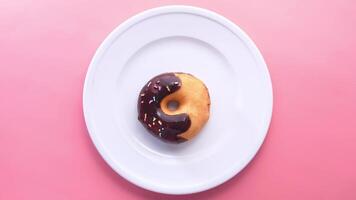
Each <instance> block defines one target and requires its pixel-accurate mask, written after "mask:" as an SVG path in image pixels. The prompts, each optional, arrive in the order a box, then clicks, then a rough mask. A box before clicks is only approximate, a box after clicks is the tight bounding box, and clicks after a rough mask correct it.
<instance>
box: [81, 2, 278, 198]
mask: <svg viewBox="0 0 356 200" xmlns="http://www.w3.org/2000/svg"><path fill="white" fill-rule="evenodd" d="M174 12H180V13H189V14H196V15H199V16H204V17H207V18H209V19H213V20H215V21H216V22H218V23H220V24H221V25H224V26H225V27H226V28H227V29H229V30H231V31H232V32H233V33H234V34H236V35H238V36H239V37H240V38H241V40H242V41H243V42H244V43H245V44H246V45H247V47H248V49H249V50H250V51H251V53H252V54H253V56H254V57H255V60H256V61H257V62H258V63H257V64H258V65H260V68H261V69H260V70H263V71H264V72H263V74H264V75H266V76H267V77H266V78H267V79H266V80H267V82H268V83H267V84H268V85H267V88H268V89H269V90H270V91H269V94H270V99H268V100H267V101H269V102H268V103H267V104H268V105H269V108H268V116H267V117H266V120H267V121H266V123H265V124H264V127H263V132H264V136H263V137H261V139H260V141H259V144H258V145H256V149H255V152H254V153H252V154H251V155H249V156H248V159H247V162H246V163H245V164H242V165H241V166H239V167H235V168H233V169H232V170H231V171H228V172H226V171H225V172H224V173H222V175H221V176H220V178H218V179H212V181H210V182H208V183H204V184H201V185H199V186H196V187H190V188H189V189H187V188H183V189H179V188H165V187H157V185H151V184H145V183H144V182H142V181H140V180H139V178H136V177H134V176H131V175H129V174H127V173H125V171H124V170H122V169H121V168H120V166H119V165H117V164H115V162H114V161H113V160H112V159H111V158H110V157H109V156H108V155H107V154H106V153H105V150H104V149H105V147H104V146H103V145H102V144H101V143H100V142H99V140H98V139H97V138H96V137H97V136H96V134H95V133H94V130H93V129H92V128H91V123H90V119H89V111H88V110H89V104H88V103H87V102H88V88H89V86H88V84H89V81H90V80H91V79H92V77H93V72H94V71H95V68H96V67H95V66H96V63H97V62H98V60H99V58H100V57H101V56H102V55H103V53H105V51H106V50H107V49H108V48H109V47H110V46H111V44H112V42H113V40H115V38H116V37H118V36H119V35H120V34H121V33H122V32H124V31H125V30H126V29H127V28H128V27H130V26H132V25H134V24H136V23H137V22H140V21H141V20H143V19H145V18H149V17H152V16H155V15H159V14H163V13H174ZM82 95H83V96H82V103H83V115H84V121H85V124H86V127H87V130H88V134H89V136H90V138H91V141H92V142H93V144H94V146H95V147H96V149H97V151H98V152H99V154H100V156H101V157H102V158H103V159H104V160H105V162H106V163H107V164H108V165H109V166H110V168H111V169H113V170H114V171H115V172H116V173H118V174H119V175H120V176H122V177H123V178H125V179H126V180H127V181H129V182H131V183H132V184H134V185H137V186H139V187H141V188H144V189H147V190H150V191H153V192H158V193H164V194H176V195H181V194H192V193H197V192H202V191H205V190H209V189H212V188H214V187H216V186H218V185H221V184H222V183H224V182H226V181H228V180H229V179H231V178H233V177H234V176H235V175H237V174H238V173H239V172H240V171H241V170H243V169H244V168H245V167H246V166H247V165H248V164H249V163H250V162H251V161H252V159H253V158H254V157H255V155H256V154H257V153H258V152H259V150H260V148H261V146H262V144H263V142H264V140H265V138H266V136H267V134H268V129H269V127H270V124H271V119H272V111H273V87H272V80H271V76H270V73H269V70H268V67H267V64H266V62H265V60H264V58H263V56H262V54H261V53H260V51H259V49H258V48H257V46H256V44H255V43H254V42H253V40H252V39H251V38H250V37H249V36H248V35H247V34H246V33H245V32H244V31H243V30H242V29H241V28H240V27H239V26H237V25H236V24H235V23H233V22H232V21H230V20H229V19H227V18H225V17H224V16H222V15H220V14H218V13H216V12H214V11H211V10H207V9H204V8H200V7H196V6H188V5H168V6H160V7H155V8H150V9H147V10H144V11H142V12H139V13H138V14H135V15H133V16H131V17H129V18H128V19H126V20H125V21H124V22H122V23H121V24H119V25H118V26H117V27H115V28H114V30H113V31H112V32H111V33H109V34H108V35H107V36H106V37H105V39H104V40H103V42H102V43H101V44H100V45H99V47H98V48H97V49H96V51H95V54H94V56H93V57H92V59H91V62H90V64H89V67H88V70H87V73H86V76H85V80H84V86H83V94H82Z"/></svg>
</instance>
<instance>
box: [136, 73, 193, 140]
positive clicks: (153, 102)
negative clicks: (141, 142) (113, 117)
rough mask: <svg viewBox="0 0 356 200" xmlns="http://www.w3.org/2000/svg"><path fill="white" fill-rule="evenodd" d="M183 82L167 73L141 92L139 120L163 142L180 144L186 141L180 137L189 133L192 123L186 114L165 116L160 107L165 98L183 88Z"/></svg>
mask: <svg viewBox="0 0 356 200" xmlns="http://www.w3.org/2000/svg"><path fill="white" fill-rule="evenodd" d="M181 85H182V82H181V80H180V79H179V78H178V77H177V76H175V75H174V73H165V74H161V75H158V76H156V77H154V78H152V79H151V80H150V81H149V82H148V83H147V84H146V85H145V86H144V87H143V88H142V90H141V92H140V95H139V98H138V102H137V110H138V120H139V121H140V122H141V123H142V124H143V126H144V127H145V128H146V129H148V130H149V132H150V133H152V134H153V135H155V136H157V137H159V138H160V139H162V140H163V141H168V142H174V143H180V142H184V141H186V139H184V138H182V137H180V136H179V135H180V134H182V133H184V132H185V131H187V130H188V129H189V127H190V124H191V121H190V119H189V116H188V115H187V114H185V113H182V114H178V115H167V114H165V113H164V112H163V111H162V109H161V106H160V103H161V101H162V99H163V98H164V97H166V96H167V95H170V94H172V93H174V92H176V91H177V90H179V88H180V87H181Z"/></svg>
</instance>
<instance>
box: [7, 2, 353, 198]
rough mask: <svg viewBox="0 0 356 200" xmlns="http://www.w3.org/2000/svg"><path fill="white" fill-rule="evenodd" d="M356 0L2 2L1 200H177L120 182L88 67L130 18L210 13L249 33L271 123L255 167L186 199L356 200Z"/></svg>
mask: <svg viewBox="0 0 356 200" xmlns="http://www.w3.org/2000/svg"><path fill="white" fill-rule="evenodd" d="M355 2H356V1H353V0H339V1H336V0H335V1H334V0H333V1H331V0H330V1H325V0H308V1H307V0H304V1H302V0H270V1H255V0H250V1H233V0H231V1H229V0H223V1H215V2H214V1H209V2H208V1H194V0H189V1H139V0H133V1H127V0H125V1H123V0H112V1H106V2H105V3H104V1H101V0H100V1H99V0H93V1H84V0H75V1H59V0H58V1H53V0H22V1H18V0H5V1H4V0H0V55H1V57H0V199H4V200H5V199H86V200H87V199H115V200H117V199H159V198H162V197H164V198H165V199H179V198H182V197H179V196H168V195H164V196H162V195H160V194H156V193H153V192H149V191H146V190H143V189H140V188H138V187H136V186H134V185H132V184H130V183H128V182H127V181H125V180H124V179H123V178H121V177H120V176H118V175H116V174H115V173H114V172H113V171H112V170H111V169H110V167H108V165H106V163H105V162H104V161H103V159H102V158H101V157H100V156H99V154H98V153H97V151H96V149H95V148H94V145H93V144H92V143H91V141H90V139H89V137H88V134H87V130H86V127H85V124H84V120H83V114H82V88H83V81H84V77H85V73H86V70H87V68H88V64H89V62H90V60H91V58H92V56H93V54H94V52H95V50H96V48H97V47H98V45H99V44H100V43H101V42H102V40H103V39H104V38H105V37H106V35H107V34H108V33H109V32H110V31H111V30H112V29H113V28H114V27H116V26H117V25H118V24H120V23H121V22H123V21H124V20H125V19H127V18H128V17H130V16H132V15H133V14H136V13H138V12H140V11H143V10H145V9H147V8H152V7H156V6H160V5H167V4H190V5H195V6H201V7H205V8H208V9H211V10H213V11H216V12H218V13H220V14H223V15H225V16H226V17H228V18H229V19H231V20H232V21H234V22H235V23H237V24H238V25H239V26H241V27H242V28H243V29H244V30H245V31H246V32H247V33H248V34H249V35H250V36H251V37H252V39H253V40H254V41H255V42H256V44H257V46H258V47H259V48H260V50H261V52H262V54H263V55H264V57H265V59H266V62H267V64H268V66H269V70H270V73H271V77H272V81H273V87H274V110H273V119H272V124H271V127H270V130H269V133H268V136H267V138H266V141H265V143H264V145H263V146H262V148H261V150H260V151H259V153H258V154H257V156H256V157H255V159H254V160H253V161H252V162H251V164H250V165H249V166H248V167H247V168H246V169H245V170H243V171H242V172H241V173H240V174H238V175H237V176H236V177H234V178H233V179H231V180H230V181H228V182H227V183H225V184H223V185H221V186H219V187H217V188H215V189H212V190H209V191H207V192H203V193H199V194H194V195H191V196H184V197H183V198H182V199H187V198H188V197H189V198H190V199H252V200H254V199H289V200H293V199H356V155H355V154H356V116H355V114H356V64H355V63H356V3H355Z"/></svg>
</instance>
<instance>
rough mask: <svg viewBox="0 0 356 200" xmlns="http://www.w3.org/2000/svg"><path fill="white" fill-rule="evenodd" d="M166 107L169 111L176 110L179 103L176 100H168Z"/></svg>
mask: <svg viewBox="0 0 356 200" xmlns="http://www.w3.org/2000/svg"><path fill="white" fill-rule="evenodd" d="M167 108H168V110H170V111H176V110H177V109H178V108H179V103H178V101H176V100H170V101H168V103H167Z"/></svg>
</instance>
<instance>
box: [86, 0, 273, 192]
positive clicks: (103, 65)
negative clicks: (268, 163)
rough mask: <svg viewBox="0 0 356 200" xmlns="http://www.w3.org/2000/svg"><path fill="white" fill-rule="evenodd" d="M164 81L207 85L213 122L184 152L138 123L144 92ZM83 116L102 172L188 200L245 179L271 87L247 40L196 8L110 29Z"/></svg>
mask: <svg viewBox="0 0 356 200" xmlns="http://www.w3.org/2000/svg"><path fill="white" fill-rule="evenodd" d="M163 72H188V73H191V74H193V75H195V76H197V77H198V78H200V79H201V80H203V81H204V82H205V84H206V85H207V87H208V89H209V92H210V96H211V116H210V119H209V122H208V123H207V124H206V126H205V128H204V129H203V130H202V131H201V133H200V134H199V135H198V136H197V137H196V138H195V139H193V140H192V141H189V142H186V143H183V144H179V145H176V144H166V143H163V142H161V141H159V140H157V139H156V138H154V137H153V136H151V135H150V134H149V133H147V132H146V130H145V129H144V128H143V126H142V125H141V124H140V123H139V121H138V120H137V110H136V101H137V97H138V94H139V91H140V89H141V87H142V86H143V85H144V84H145V83H146V82H147V81H148V80H149V79H151V78H152V77H153V76H155V75H158V74H160V73H163ZM83 107H84V115H85V121H86V124H87V127H88V130H89V133H90V136H91V138H92V140H93V142H94V144H95V146H96V148H97V149H98V151H99V152H100V154H101V155H102V156H103V158H104V159H105V160H106V162H107V163H108V164H109V165H110V166H111V167H112V168H113V169H114V170H115V171H116V172H117V173H119V174H120V175H121V176H123V177H124V178H126V179H127V180H129V181H130V182H132V183H134V184H136V185H138V186H141V187H143V188H146V189H148V190H152V191H156V192H161V193H168V194H187V193H194V192H199V191H203V190H207V189H209V188H212V187H215V186H217V185H219V184H221V183H223V182H225V181H226V180H228V179H230V178H231V177H233V176H234V175H235V174H237V173H238V172H239V171H240V170H242V169H243V168H244V167H245V166H246V165H247V164H248V163H249V162H250V160H251V159H252V158H253V156H254V155H255V154H256V152H257V151H258V149H259V148H260V146H261V144H262V142H263V140H264V138H265V136H266V133H267V129H268V126H269V123H270V119H271V113H272V85H271V81H270V78H269V74H268V70H267V67H266V64H265V62H264V60H263V58H262V56H261V54H260V53H259V51H258V49H257V47H256V46H255V45H254V43H253V42H252V41H251V39H250V38H249V37H248V36H247V35H246V34H245V33H244V32H243V31H242V30H241V29H240V28H239V27H237V26H236V25H235V24H233V23H232V22H231V21H229V20H227V19H226V18H224V17H222V16H220V15H218V14H216V13H213V12H211V11H208V10H204V9H201V8H196V7H188V6H168V7H160V8H155V9H151V10H148V11H145V12H143V13H140V14H138V15H136V16H134V17H132V18H130V19H129V20H127V21H126V22H124V23H123V24H121V25H120V26H119V27H117V28H116V29H115V30H114V31H113V32H112V33H111V34H110V35H109V36H108V37H107V38H106V39H105V41H104V42H103V43H102V44H101V46H100V47H99V49H98V50H97V52H96V54H95V56H94V58H93V60H92V62H91V64H90V67H89V70H88V73H87V76H86V80H85V86H84V96H83Z"/></svg>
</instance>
